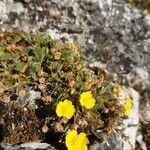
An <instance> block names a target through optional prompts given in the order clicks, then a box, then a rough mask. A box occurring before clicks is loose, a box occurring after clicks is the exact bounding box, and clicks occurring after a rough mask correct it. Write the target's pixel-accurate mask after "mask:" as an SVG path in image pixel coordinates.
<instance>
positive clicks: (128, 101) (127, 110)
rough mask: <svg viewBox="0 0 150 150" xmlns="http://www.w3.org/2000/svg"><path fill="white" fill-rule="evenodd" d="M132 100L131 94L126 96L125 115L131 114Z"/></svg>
mask: <svg viewBox="0 0 150 150" xmlns="http://www.w3.org/2000/svg"><path fill="white" fill-rule="evenodd" d="M132 105H133V104H132V100H131V98H130V97H129V95H127V96H126V98H125V105H124V115H125V116H128V117H129V116H130V115H131V110H132Z"/></svg>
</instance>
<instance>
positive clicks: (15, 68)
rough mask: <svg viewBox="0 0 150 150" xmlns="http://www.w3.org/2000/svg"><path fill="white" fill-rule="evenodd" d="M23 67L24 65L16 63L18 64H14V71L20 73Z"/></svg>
mask: <svg viewBox="0 0 150 150" xmlns="http://www.w3.org/2000/svg"><path fill="white" fill-rule="evenodd" d="M23 66H24V63H22V62H18V63H16V64H15V66H14V70H16V71H19V72H21V71H22V69H23Z"/></svg>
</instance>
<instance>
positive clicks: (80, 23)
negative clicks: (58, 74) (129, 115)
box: [0, 0, 150, 148]
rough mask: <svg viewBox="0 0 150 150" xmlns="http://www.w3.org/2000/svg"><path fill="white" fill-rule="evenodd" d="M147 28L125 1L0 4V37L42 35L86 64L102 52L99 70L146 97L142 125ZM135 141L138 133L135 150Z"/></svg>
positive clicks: (149, 21) (148, 68) (148, 71)
mask: <svg viewBox="0 0 150 150" xmlns="http://www.w3.org/2000/svg"><path fill="white" fill-rule="evenodd" d="M149 26H150V15H149V14H148V15H144V14H143V12H142V10H139V9H137V8H135V7H134V6H131V5H129V4H126V3H125V2H124V1H121V0H88V1H76V0H72V1H67V0H51V1H47V0H43V1H42V3H40V2H39V1H34V2H33V1H31V0H24V1H22V2H21V1H11V0H8V1H5V0H2V1H0V30H1V31H24V32H27V33H29V32H33V33H34V32H37V31H42V32H44V33H46V34H48V35H51V36H52V37H53V38H56V39H61V40H62V41H63V42H75V43H77V44H78V45H79V46H80V47H81V49H82V48H85V51H84V52H86V54H87V58H86V59H87V63H93V62H95V59H93V56H92V54H93V53H95V50H96V49H99V51H98V52H97V56H96V59H98V61H97V64H98V65H100V66H101V67H102V68H104V69H105V70H107V72H108V74H109V76H110V78H111V79H112V80H113V81H115V82H120V83H122V84H126V85H129V86H131V87H132V88H134V89H136V90H137V91H138V92H142V94H141V97H142V101H141V103H142V102H143V103H142V105H141V106H140V108H141V113H140V115H141V117H140V118H141V120H142V122H149V114H150V113H149V110H148V108H149V102H148V101H149V94H148V89H149V87H150V80H149V79H150V65H149V64H150V59H149V58H150V50H149V47H150V31H149ZM109 37H111V38H110V39H111V40H110V42H108V43H107V44H106V45H105V44H104V43H105V42H106V40H107V39H109ZM100 66H99V67H100ZM131 91H133V90H131ZM129 92H130V90H129ZM133 93H134V92H133ZM135 93H136V92H135ZM135 95H136V94H135ZM137 97H138V96H137ZM137 113H138V112H137ZM137 115H138V114H137ZM135 117H136V116H135ZM129 120H130V119H129ZM129 120H128V121H129ZM130 121H133V120H132V119H131V120H130ZM133 128H134V127H130V128H129V129H128V130H127V131H126V132H129V131H131V129H133ZM135 128H136V129H135V130H137V127H135ZM133 140H135V132H134V135H133V139H132V141H131V145H132V146H133V147H134V141H133ZM132 146H131V147H132ZM125 147H128V148H129V147H130V145H128V146H125Z"/></svg>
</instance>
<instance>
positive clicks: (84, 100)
mask: <svg viewBox="0 0 150 150" xmlns="http://www.w3.org/2000/svg"><path fill="white" fill-rule="evenodd" d="M95 102H96V100H95V99H94V98H93V96H92V92H91V91H87V92H83V93H82V94H81V95H80V104H81V105H82V106H84V107H85V108H87V109H91V108H93V107H94V105H95Z"/></svg>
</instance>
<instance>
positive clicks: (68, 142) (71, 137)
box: [65, 130, 78, 148]
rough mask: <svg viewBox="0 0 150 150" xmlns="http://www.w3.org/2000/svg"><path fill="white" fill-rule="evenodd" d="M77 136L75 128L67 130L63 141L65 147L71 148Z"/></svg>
mask: <svg viewBox="0 0 150 150" xmlns="http://www.w3.org/2000/svg"><path fill="white" fill-rule="evenodd" d="M77 138H78V135H77V131H76V130H71V131H69V132H68V133H67V135H66V141H65V144H66V146H67V148H73V145H74V144H75V143H76V140H77Z"/></svg>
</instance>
